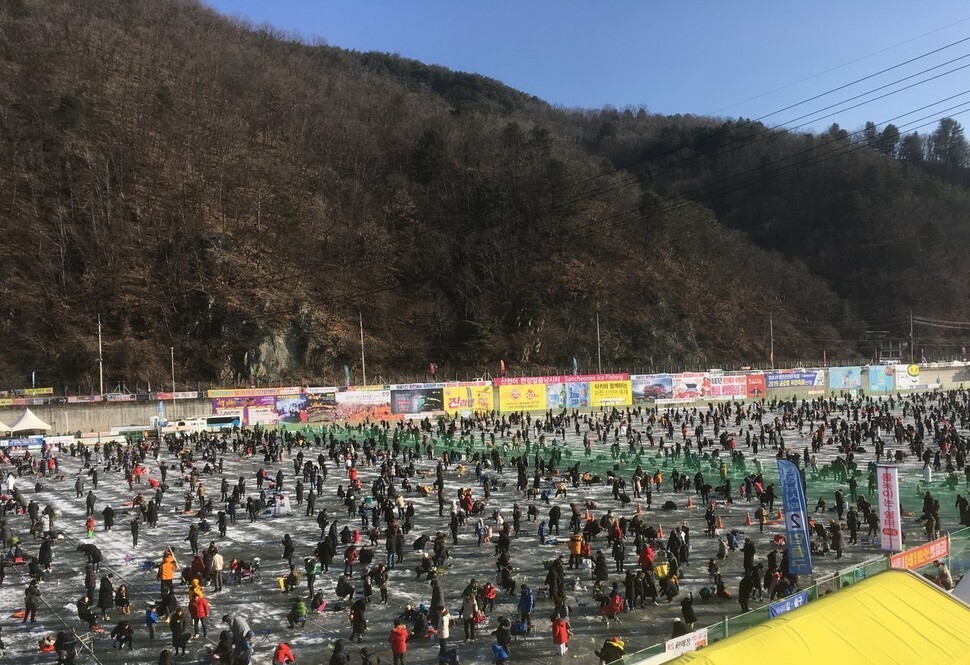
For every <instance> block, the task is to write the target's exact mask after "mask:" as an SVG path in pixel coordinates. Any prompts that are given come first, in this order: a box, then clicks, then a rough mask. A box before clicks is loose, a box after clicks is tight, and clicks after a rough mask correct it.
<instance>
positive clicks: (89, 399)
mask: <svg viewBox="0 0 970 665" xmlns="http://www.w3.org/2000/svg"><path fill="white" fill-rule="evenodd" d="M100 401H101V395H70V396H69V397H68V398H67V403H68V404H97V403H98V402H100ZM0 406H6V404H4V403H3V400H2V399H0Z"/></svg>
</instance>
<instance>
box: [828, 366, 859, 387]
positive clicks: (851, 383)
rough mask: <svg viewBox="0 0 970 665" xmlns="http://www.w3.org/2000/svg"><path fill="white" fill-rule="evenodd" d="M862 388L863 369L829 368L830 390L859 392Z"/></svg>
mask: <svg viewBox="0 0 970 665" xmlns="http://www.w3.org/2000/svg"><path fill="white" fill-rule="evenodd" d="M861 387H862V368H861V367H830V368H829V390H859V389H860V388H861Z"/></svg>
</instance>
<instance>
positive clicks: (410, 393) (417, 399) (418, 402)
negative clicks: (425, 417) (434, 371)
mask: <svg viewBox="0 0 970 665" xmlns="http://www.w3.org/2000/svg"><path fill="white" fill-rule="evenodd" d="M443 392H444V389H443V388H411V389H407V390H393V389H392V390H391V413H394V414H398V415H403V414H410V413H415V414H417V413H441V412H443V411H444V410H445V407H444V395H443Z"/></svg>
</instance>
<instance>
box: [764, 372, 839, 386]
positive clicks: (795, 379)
mask: <svg viewBox="0 0 970 665" xmlns="http://www.w3.org/2000/svg"><path fill="white" fill-rule="evenodd" d="M766 383H767V385H768V389H769V390H771V389H773V388H811V387H818V388H824V387H825V373H824V372H822V370H792V371H786V372H769V373H768V375H767V379H766Z"/></svg>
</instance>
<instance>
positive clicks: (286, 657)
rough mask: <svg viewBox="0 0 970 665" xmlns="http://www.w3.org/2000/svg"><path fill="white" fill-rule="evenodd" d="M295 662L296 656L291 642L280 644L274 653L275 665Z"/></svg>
mask: <svg viewBox="0 0 970 665" xmlns="http://www.w3.org/2000/svg"><path fill="white" fill-rule="evenodd" d="M295 662H296V656H294V655H293V651H292V649H290V644H289V642H280V643H279V644H277V645H276V650H275V651H274V652H273V665H287V664H288V663H295Z"/></svg>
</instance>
